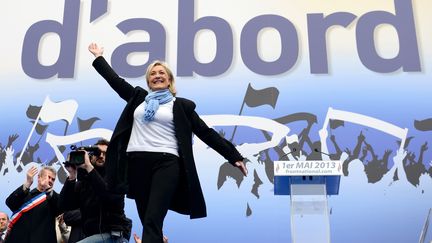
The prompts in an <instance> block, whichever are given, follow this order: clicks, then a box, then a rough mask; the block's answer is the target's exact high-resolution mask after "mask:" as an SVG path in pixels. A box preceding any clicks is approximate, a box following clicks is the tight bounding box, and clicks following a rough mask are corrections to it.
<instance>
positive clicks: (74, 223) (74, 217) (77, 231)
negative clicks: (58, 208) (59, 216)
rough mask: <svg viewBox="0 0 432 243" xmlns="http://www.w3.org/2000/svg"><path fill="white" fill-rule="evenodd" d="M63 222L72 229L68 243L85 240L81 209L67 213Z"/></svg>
mask: <svg viewBox="0 0 432 243" xmlns="http://www.w3.org/2000/svg"><path fill="white" fill-rule="evenodd" d="M63 220H64V222H65V224H66V225H67V226H70V227H71V231H70V234H69V239H68V241H67V242H68V243H75V242H78V241H80V240H82V239H84V238H85V235H84V231H83V228H82V225H83V223H82V220H81V211H80V210H79V209H75V210H70V211H65V212H64V213H63Z"/></svg>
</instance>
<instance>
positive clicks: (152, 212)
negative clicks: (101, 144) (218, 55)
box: [88, 43, 247, 243]
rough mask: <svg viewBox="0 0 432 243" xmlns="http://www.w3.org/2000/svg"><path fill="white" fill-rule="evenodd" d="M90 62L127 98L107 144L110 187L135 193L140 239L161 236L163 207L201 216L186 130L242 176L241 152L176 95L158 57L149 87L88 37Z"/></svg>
mask: <svg viewBox="0 0 432 243" xmlns="http://www.w3.org/2000/svg"><path fill="white" fill-rule="evenodd" d="M88 49H89V51H90V52H91V53H92V54H93V55H94V56H95V57H96V59H95V60H94V61H93V67H94V68H95V69H96V71H97V72H98V73H99V74H100V75H101V76H102V77H103V78H104V79H105V80H106V81H107V82H108V84H109V85H110V86H111V87H112V88H113V89H114V91H116V92H117V94H118V95H119V96H120V97H121V98H122V99H123V100H125V101H126V102H127V104H126V106H125V108H124V110H123V112H122V114H121V116H120V118H119V120H118V122H117V125H116V127H115V129H114V132H113V135H112V137H111V143H110V145H109V147H108V150H107V155H106V156H107V157H106V169H107V171H106V174H107V180H108V184H109V186H110V188H111V189H112V190H114V191H117V192H119V193H127V195H128V197H129V198H133V199H135V202H136V206H137V210H138V214H139V217H140V220H141V223H142V225H143V235H142V242H143V243H155V242H161V243H162V242H163V234H162V226H163V221H164V218H165V216H166V214H167V212H168V210H169V209H171V210H174V211H176V212H178V213H182V214H187V215H190V218H191V219H193V218H200V217H205V216H206V215H207V213H206V206H205V202H204V197H203V193H202V190H201V186H200V182H199V179H198V175H197V171H196V168H195V161H194V157H193V152H192V135H193V134H195V135H197V136H198V137H199V138H200V139H201V140H202V141H203V142H204V143H206V144H207V145H208V146H210V147H211V148H213V149H214V150H215V151H217V152H218V153H219V154H221V155H222V156H223V157H224V158H225V159H227V160H228V161H229V162H230V163H231V164H232V165H233V166H235V167H237V168H239V169H240V170H241V172H242V173H243V174H244V175H245V176H246V175H247V169H246V167H245V164H244V163H243V159H244V158H243V157H242V156H241V155H240V153H239V152H238V151H237V149H236V148H235V147H234V145H233V144H232V143H231V142H229V141H228V140H226V139H224V138H223V137H221V136H220V135H219V134H218V133H217V132H216V131H215V130H213V129H212V128H209V127H208V126H207V125H206V124H205V123H204V121H203V120H201V118H200V117H199V116H198V114H197V113H196V112H195V103H194V102H192V101H190V100H188V99H185V98H179V97H176V96H175V95H176V89H175V86H174V84H175V80H174V76H173V74H172V72H171V70H170V69H169V68H168V66H167V65H166V64H165V63H164V62H161V61H154V62H153V63H151V64H150V65H149V66H148V68H147V72H146V82H147V86H148V89H149V91H147V90H145V89H143V88H141V87H139V86H137V87H133V86H132V85H130V84H129V83H128V82H126V81H125V80H124V79H123V78H121V77H119V76H118V75H117V74H116V73H115V71H114V70H113V69H112V68H111V67H110V65H109V64H108V63H107V62H106V61H105V59H104V58H103V56H102V54H103V48H101V47H99V46H98V45H97V44H95V43H92V44H90V46H89V48H88Z"/></svg>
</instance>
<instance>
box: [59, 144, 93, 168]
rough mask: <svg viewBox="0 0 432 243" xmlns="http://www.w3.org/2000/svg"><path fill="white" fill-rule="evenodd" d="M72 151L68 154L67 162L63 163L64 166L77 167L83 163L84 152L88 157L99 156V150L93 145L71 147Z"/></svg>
mask: <svg viewBox="0 0 432 243" xmlns="http://www.w3.org/2000/svg"><path fill="white" fill-rule="evenodd" d="M70 148H71V149H72V150H73V151H72V152H70V153H69V161H66V162H64V165H65V166H71V165H73V166H78V165H81V164H83V163H84V161H85V160H84V158H85V157H84V156H85V151H87V153H88V155H89V156H96V157H99V156H100V154H101V151H100V149H99V148H98V146H96V145H93V146H91V145H90V146H82V147H77V146H75V145H71V147H70Z"/></svg>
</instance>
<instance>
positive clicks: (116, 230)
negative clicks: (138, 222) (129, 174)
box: [59, 140, 132, 243]
mask: <svg viewBox="0 0 432 243" xmlns="http://www.w3.org/2000/svg"><path fill="white" fill-rule="evenodd" d="M108 144H109V142H108V141H106V140H99V141H98V142H97V143H96V145H97V147H98V148H99V150H93V149H92V150H90V149H87V148H83V149H84V150H81V149H79V150H78V151H74V152H71V153H70V154H69V161H68V162H66V163H65V167H66V169H67V171H68V172H69V177H68V179H67V180H66V182H65V183H64V186H63V188H62V191H61V193H60V198H59V200H60V206H61V207H62V208H63V209H65V210H74V209H78V208H79V209H80V211H81V220H82V224H83V225H82V226H83V231H84V234H85V236H86V238H85V239H83V240H82V241H80V242H92V243H94V242H115V243H117V242H128V239H129V237H130V230H131V227H132V222H131V220H130V219H128V218H126V216H125V214H124V195H123V194H113V193H110V192H108V191H107V187H106V183H105V181H104V179H103V176H104V174H105V168H104V165H105V152H106V149H107V147H108ZM85 150H90V151H91V152H87V151H85ZM89 154H90V155H89ZM77 179H78V180H77Z"/></svg>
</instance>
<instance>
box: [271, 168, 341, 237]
mask: <svg viewBox="0 0 432 243" xmlns="http://www.w3.org/2000/svg"><path fill="white" fill-rule="evenodd" d="M341 175H342V162H341V161H333V160H308V161H275V162H274V195H290V204H291V205H290V210H291V220H290V223H291V239H292V242H293V243H310V242H314V243H319V242H327V243H329V242H330V210H329V207H328V202H327V199H328V196H329V195H337V194H338V193H339V184H340V177H341Z"/></svg>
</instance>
